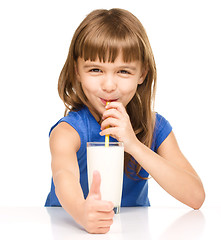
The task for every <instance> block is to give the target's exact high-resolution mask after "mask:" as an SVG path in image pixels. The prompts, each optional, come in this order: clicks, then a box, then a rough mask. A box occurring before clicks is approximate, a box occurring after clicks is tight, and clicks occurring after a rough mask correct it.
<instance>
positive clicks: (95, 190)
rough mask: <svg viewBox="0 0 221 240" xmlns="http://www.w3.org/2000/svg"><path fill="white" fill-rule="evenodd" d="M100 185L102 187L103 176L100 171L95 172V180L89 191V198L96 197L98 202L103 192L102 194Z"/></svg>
mask: <svg viewBox="0 0 221 240" xmlns="http://www.w3.org/2000/svg"><path fill="white" fill-rule="evenodd" d="M100 185H101V176H100V173H99V172H98V171H94V172H93V179H92V183H91V187H90V191H89V194H88V195H89V196H94V197H95V198H96V199H97V200H100V199H101V192H100Z"/></svg>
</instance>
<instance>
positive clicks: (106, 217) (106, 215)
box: [97, 210, 114, 221]
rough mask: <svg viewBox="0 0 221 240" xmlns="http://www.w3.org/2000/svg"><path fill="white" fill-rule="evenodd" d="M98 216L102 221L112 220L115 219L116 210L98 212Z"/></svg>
mask: <svg viewBox="0 0 221 240" xmlns="http://www.w3.org/2000/svg"><path fill="white" fill-rule="evenodd" d="M97 216H98V218H99V219H100V220H101V221H105V220H111V219H113V218H114V210H111V211H110V212H98V213H97Z"/></svg>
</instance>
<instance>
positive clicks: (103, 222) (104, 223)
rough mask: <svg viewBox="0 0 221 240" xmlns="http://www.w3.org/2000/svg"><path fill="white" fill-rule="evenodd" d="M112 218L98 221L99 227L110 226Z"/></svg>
mask: <svg viewBox="0 0 221 240" xmlns="http://www.w3.org/2000/svg"><path fill="white" fill-rule="evenodd" d="M113 222H114V221H113V219H110V220H101V221H99V222H98V226H99V228H106V227H110V226H111V225H112V224H113Z"/></svg>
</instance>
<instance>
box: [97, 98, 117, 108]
mask: <svg viewBox="0 0 221 240" xmlns="http://www.w3.org/2000/svg"><path fill="white" fill-rule="evenodd" d="M100 99H101V102H102V104H103V105H104V106H106V103H107V102H117V100H118V99H119V98H115V99H104V98H100Z"/></svg>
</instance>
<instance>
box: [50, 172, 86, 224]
mask: <svg viewBox="0 0 221 240" xmlns="http://www.w3.org/2000/svg"><path fill="white" fill-rule="evenodd" d="M53 180H54V184H55V192H56V195H57V197H58V199H59V202H60V203H61V205H62V207H63V208H64V209H65V210H66V211H67V212H68V213H69V214H70V215H71V216H72V217H73V218H74V220H75V221H76V222H77V223H79V224H81V222H80V217H81V215H82V206H83V202H84V201H85V199H84V195H83V192H82V189H81V186H80V182H79V179H78V178H77V177H75V176H74V174H73V173H72V172H70V171H65V170H61V171H60V172H58V173H56V174H55V175H54V176H53Z"/></svg>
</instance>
